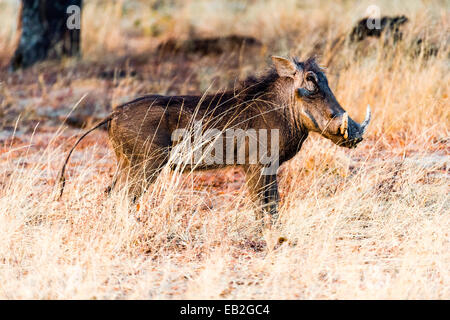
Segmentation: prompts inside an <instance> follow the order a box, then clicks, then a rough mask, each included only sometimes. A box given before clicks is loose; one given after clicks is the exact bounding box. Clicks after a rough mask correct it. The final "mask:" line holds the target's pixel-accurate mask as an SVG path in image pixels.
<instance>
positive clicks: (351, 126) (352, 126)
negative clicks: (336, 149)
mask: <svg viewBox="0 0 450 320" xmlns="http://www.w3.org/2000/svg"><path fill="white" fill-rule="evenodd" d="M371 114H372V113H371V110H370V106H369V105H368V106H367V111H366V118H365V119H364V121H363V122H362V123H361V124H359V123H357V122H355V121H353V119H352V118H350V117H349V116H348V113H347V112H345V113H344V114H343V115H342V118H341V125H340V127H339V133H340V135H341V136H342V138H341V140H340V142H338V145H340V146H343V147H347V148H355V147H356V145H357V144H358V143H360V142H361V141H362V140H363V135H364V133H365V131H366V129H367V126H368V125H369V122H370V118H371Z"/></svg>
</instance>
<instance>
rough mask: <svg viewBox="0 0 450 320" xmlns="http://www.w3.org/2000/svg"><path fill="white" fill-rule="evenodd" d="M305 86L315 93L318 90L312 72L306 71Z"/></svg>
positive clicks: (315, 78)
mask: <svg viewBox="0 0 450 320" xmlns="http://www.w3.org/2000/svg"><path fill="white" fill-rule="evenodd" d="M305 80H306V81H305V82H306V83H305V88H306V89H307V90H308V91H309V92H311V93H315V92H317V91H318V86H319V85H318V79H317V76H316V75H315V74H314V73H313V72H311V71H310V72H308V73H307V74H306V76H305Z"/></svg>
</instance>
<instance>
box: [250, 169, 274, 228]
mask: <svg viewBox="0 0 450 320" xmlns="http://www.w3.org/2000/svg"><path fill="white" fill-rule="evenodd" d="M245 169H246V180H247V187H248V190H249V193H250V196H251V197H252V200H253V201H254V202H255V204H256V205H257V206H258V212H257V215H256V218H257V219H258V220H262V219H263V217H264V213H269V214H270V215H271V216H272V221H275V220H276V218H277V215H278V202H279V199H280V196H279V193H278V184H277V176H276V174H272V175H264V174H262V167H261V166H257V165H255V166H248V167H247V168H245Z"/></svg>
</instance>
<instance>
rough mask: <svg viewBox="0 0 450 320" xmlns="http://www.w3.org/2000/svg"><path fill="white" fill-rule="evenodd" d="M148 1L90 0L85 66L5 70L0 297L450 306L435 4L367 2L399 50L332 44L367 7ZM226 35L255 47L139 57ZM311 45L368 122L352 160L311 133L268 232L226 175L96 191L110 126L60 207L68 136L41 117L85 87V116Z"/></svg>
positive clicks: (442, 66) (9, 12)
mask: <svg viewBox="0 0 450 320" xmlns="http://www.w3.org/2000/svg"><path fill="white" fill-rule="evenodd" d="M11 3H14V1H12V2H11ZM11 3H10V2H5V3H2V4H1V6H4V8H3V7H2V9H1V10H0V21H3V22H2V23H4V24H5V28H3V27H4V26H3V25H2V28H1V29H0V44H1V45H0V57H1V59H2V61H6V59H7V57H8V56H9V55H10V54H11V52H12V46H13V40H12V39H13V38H14V21H15V19H12V18H11V17H14V12H15V10H16V7H15V6H13V5H11ZM145 3H146V2H144V1H127V2H125V1H114V2H112V1H108V2H105V1H103V2H102V1H86V7H85V11H84V17H83V28H84V32H83V53H84V56H85V61H84V62H77V61H70V60H69V61H64V62H63V63H52V62H50V63H47V62H46V63H44V64H42V65H40V66H36V67H34V68H32V69H30V70H28V71H23V72H20V73H18V74H16V75H8V74H6V73H2V74H1V78H0V114H1V115H2V116H3V117H4V118H3V121H2V125H3V128H2V129H1V130H2V131H0V142H1V149H0V208H1V212H0V229H1V230H0V298H7V299H13V298H15V299H22V298H32V299H67V298H69V299H72V298H75V299H76V298H88V299H95V298H97V299H98V298H107V299H115V298H125V299H129V298H138V299H149V298H150V299H158V298H181V299H203V298H206V299H209V298H216V299H220V298H231V299H236V298H238V299H246V298H250V299H253V298H262V299H311V298H313V299H350V298H357V299H360V298H369V299H378V298H383V299H399V298H407V299H422V298H423V299H434V298H436V299H449V298H450V290H449V288H450V273H449V269H450V254H449V252H450V243H449V226H450V225H449V222H450V216H449V213H450V211H449V209H450V208H449V205H450V203H449V197H448V190H449V188H448V187H449V185H448V184H449V172H448V165H449V160H450V157H449V151H450V150H449V132H448V127H449V108H448V105H449V100H448V95H449V93H450V92H449V91H450V90H449V80H450V75H449V74H450V73H449V62H448V57H449V50H448V38H447V37H448V31H449V15H448V7H446V5H447V6H448V4H446V2H444V1H442V2H434V3H433V4H429V3H428V2H426V3H423V2H420V1H408V2H407V3H408V5H405V3H402V2H391V1H379V2H378V5H379V6H380V7H381V9H382V14H387V15H393V14H399V13H401V14H406V15H408V17H409V18H410V19H411V21H410V22H409V23H408V25H407V26H406V28H405V30H404V32H405V39H404V41H403V42H401V43H400V44H398V45H397V46H396V47H395V48H392V47H389V46H388V47H383V45H382V42H381V41H379V40H371V41H367V42H365V43H364V44H363V45H351V44H344V45H343V46H342V47H340V48H339V49H338V50H334V49H333V47H332V42H333V40H334V39H335V38H336V37H339V36H340V35H342V34H344V33H345V32H348V31H349V30H350V29H351V26H352V25H353V23H354V22H355V21H357V20H358V19H359V18H361V17H362V16H364V12H365V8H366V7H367V6H368V5H369V4H371V3H372V2H370V3H369V2H363V3H358V5H356V6H354V5H352V4H350V3H347V2H342V3H341V2H337V3H336V2H331V1H330V2H328V1H317V2H316V1H306V2H305V3H303V4H302V5H298V4H297V2H295V1H283V2H282V3H283V4H281V2H280V1H250V2H248V5H247V7H245V6H244V7H242V5H239V4H238V2H233V1H232V2H229V1H218V0H215V1H183V2H176V4H175V5H170V6H169V5H163V7H162V8H159V9H158V11H155V10H152V9H149V6H148V5H144V4H145ZM155 3H156V1H155ZM124 6H125V7H127V10H123V9H122V8H123V7H124ZM136 7H138V8H139V9H138V10H137V9H136ZM4 9H5V10H4ZM175 21H176V22H177V23H176V24H174V23H173V22H175ZM232 33H239V34H245V35H250V36H254V37H256V38H258V39H261V40H262V41H263V42H264V43H265V48H264V50H263V51H262V52H261V53H260V55H254V56H252V57H246V56H245V53H241V55H239V54H231V55H223V56H218V57H195V58H189V57H179V56H175V55H174V56H173V57H172V56H171V57H169V58H167V57H162V58H161V57H155V56H152V54H151V53H146V52H152V50H153V48H155V47H156V44H157V43H159V42H160V41H163V40H165V39H168V38H170V37H177V38H188V37H190V36H193V35H200V36H205V35H211V36H214V35H223V34H232ZM417 36H425V37H426V38H425V39H426V40H427V42H431V43H433V42H434V43H438V44H441V45H442V47H441V50H440V51H439V53H438V55H437V56H435V57H430V58H426V57H425V56H423V55H420V56H418V57H414V56H413V54H412V51H413V50H412V49H411V46H410V44H411V42H412V41H413V39H414V37H417ZM315 44H318V45H320V47H321V49H320V53H321V60H322V61H329V65H328V77H329V81H330V86H331V88H332V89H333V91H334V92H335V94H336V96H337V98H338V100H339V101H340V102H341V104H342V105H343V106H346V109H347V111H349V113H350V114H351V115H352V117H353V118H354V119H356V120H361V119H362V117H363V112H364V109H365V106H366V105H367V104H368V103H369V104H370V105H371V106H372V109H373V112H374V117H373V122H372V123H371V126H370V128H369V132H368V134H367V139H366V140H365V142H363V143H362V144H361V145H360V147H359V148H357V149H355V150H346V149H341V148H339V147H337V146H335V145H333V144H332V143H331V142H329V141H326V140H325V139H323V138H321V137H318V136H312V137H310V138H308V140H307V142H306V143H305V145H304V147H303V149H302V151H301V152H300V154H299V155H297V157H296V158H295V159H293V160H292V161H290V162H289V163H287V164H286V165H284V166H283V167H282V168H281V169H280V180H281V181H280V187H281V196H282V206H281V209H280V219H279V223H278V224H277V225H276V226H275V227H274V228H273V229H272V230H268V231H266V232H265V233H264V234H263V236H259V235H258V233H257V226H258V222H257V221H255V220H254V215H255V213H254V210H253V208H252V207H251V206H250V205H249V203H248V201H247V200H246V198H245V189H244V188H243V185H242V182H243V177H242V172H240V171H239V170H236V169H228V170H223V171H217V172H210V173H193V174H191V175H184V176H182V175H179V174H176V173H171V172H169V171H168V170H167V171H165V172H164V173H163V174H162V175H161V176H160V177H159V178H158V180H157V182H156V183H155V185H154V186H152V188H151V190H149V191H148V193H147V194H146V195H145V196H144V197H143V199H142V200H141V201H140V203H139V205H138V206H135V205H132V204H131V203H129V202H128V201H127V200H126V196H125V191H124V190H123V189H122V190H117V191H115V192H114V193H113V195H112V196H111V197H109V198H107V197H105V196H104V195H103V189H104V188H105V187H106V185H108V183H109V182H110V180H111V176H112V174H113V173H114V170H115V167H114V157H113V154H112V151H111V149H110V148H109V146H108V142H107V137H106V134H105V133H104V132H97V133H96V134H93V135H92V136H90V137H89V138H88V139H87V140H86V142H84V143H83V144H82V145H81V146H80V148H79V149H77V151H76V152H75V153H74V156H73V158H72V162H71V166H70V170H69V176H70V179H69V181H68V186H67V189H66V193H65V195H64V198H63V201H60V202H57V201H54V196H55V177H56V176H57V170H58V169H59V168H60V165H61V163H62V161H63V157H64V155H65V152H66V150H67V148H68V147H69V145H70V143H71V142H72V141H73V139H71V140H68V139H67V138H68V137H70V136H71V135H72V134H76V133H78V131H75V130H73V129H70V130H69V129H67V128H65V127H60V129H62V130H59V129H58V128H59V124H60V122H59V121H55V119H54V118H53V119H50V121H49V120H48V119H46V118H45V117H44V116H43V115H42V114H41V113H40V112H41V111H42V110H47V109H51V110H56V111H58V110H60V112H61V114H62V115H65V114H67V113H68V112H69V111H70V109H71V108H72V107H73V106H74V105H75V103H76V102H77V101H78V100H79V99H80V98H81V96H82V95H83V94H85V93H88V92H90V93H91V97H92V96H93V97H94V98H92V99H93V100H94V101H95V102H96V103H97V104H95V103H94V102H92V101H91V102H90V104H89V105H91V106H92V105H93V107H92V108H93V109H92V112H97V113H98V112H106V110H107V109H108V107H109V105H108V102H107V101H109V102H110V101H112V100H114V101H116V100H117V101H119V100H121V99H128V98H130V97H132V96H135V95H138V94H142V93H144V92H161V93H175V92H176V93H190V92H196V93H200V94H201V93H202V91H203V90H204V89H205V88H207V87H209V86H210V85H211V83H212V88H211V89H212V90H217V89H220V88H222V87H224V86H229V85H232V84H233V82H234V79H235V78H236V77H244V76H245V75H247V74H250V73H254V72H256V71H260V70H264V68H265V67H266V63H267V61H268V59H267V57H268V55H269V54H272V53H275V54H296V55H299V56H301V57H305V56H307V55H308V54H309V52H310V51H311V50H312V49H311V48H313V46H314V45H315ZM138 53H144V54H147V55H149V58H148V60H145V62H144V63H142V64H136V65H135V68H137V71H138V72H141V74H142V76H141V78H139V79H137V78H133V77H131V76H126V77H124V78H120V79H113V80H111V81H110V80H105V79H102V78H99V77H98V76H97V74H96V73H95V72H94V73H93V72H92V69H95V68H96V66H98V65H103V66H106V67H107V66H109V64H111V66H112V67H111V69H112V70H114V68H125V69H126V70H128V69H127V68H128V67H127V64H122V63H121V62H120V61H119V62H118V60H117V57H120V56H122V55H124V56H126V57H133V56H134V55H136V54H138ZM130 61H131V62H130ZM130 61H129V64H130V65H133V59H131V60H130ZM124 65H125V67H124ZM130 68H131V67H130ZM2 72H3V69H2ZM99 97H101V99H99ZM87 99H89V97H88V98H87ZM99 101H101V102H99ZM104 101H106V102H104ZM86 105H87V104H86ZM45 108H47V109H45ZM78 108H82V105H81V106H79V107H78ZM61 110H62V111H61ZM19 114H20V119H19V120H18V116H19ZM38 122H40V124H39V125H37V124H38ZM15 123H17V128H14V125H15ZM35 128H36V129H35ZM14 130H15V131H16V134H15V136H16V137H15V138H11V136H12V134H13V131H14ZM280 240H283V241H280ZM284 240H285V241H284ZM280 242H281V243H280Z"/></svg>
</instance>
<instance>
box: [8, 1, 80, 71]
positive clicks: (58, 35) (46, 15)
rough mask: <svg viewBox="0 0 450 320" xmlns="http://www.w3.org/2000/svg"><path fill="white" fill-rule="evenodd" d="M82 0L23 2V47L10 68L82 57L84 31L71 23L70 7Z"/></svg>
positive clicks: (19, 26) (21, 28)
mask: <svg viewBox="0 0 450 320" xmlns="http://www.w3.org/2000/svg"><path fill="white" fill-rule="evenodd" d="M82 2H83V1H82V0H22V6H21V10H20V16H19V24H18V28H19V32H21V36H20V40H19V45H18V47H17V49H16V51H15V53H14V56H13V58H12V59H11V63H10V68H11V69H12V70H17V69H18V68H26V67H29V66H31V65H32V64H34V63H36V62H38V61H42V60H45V59H59V58H61V57H63V56H77V55H79V54H80V29H79V28H74V27H73V26H71V27H70V28H68V25H67V21H68V19H69V17H70V15H71V14H70V13H67V8H68V7H69V6H72V5H75V6H78V8H79V9H80V10H79V12H81V6H82Z"/></svg>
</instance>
